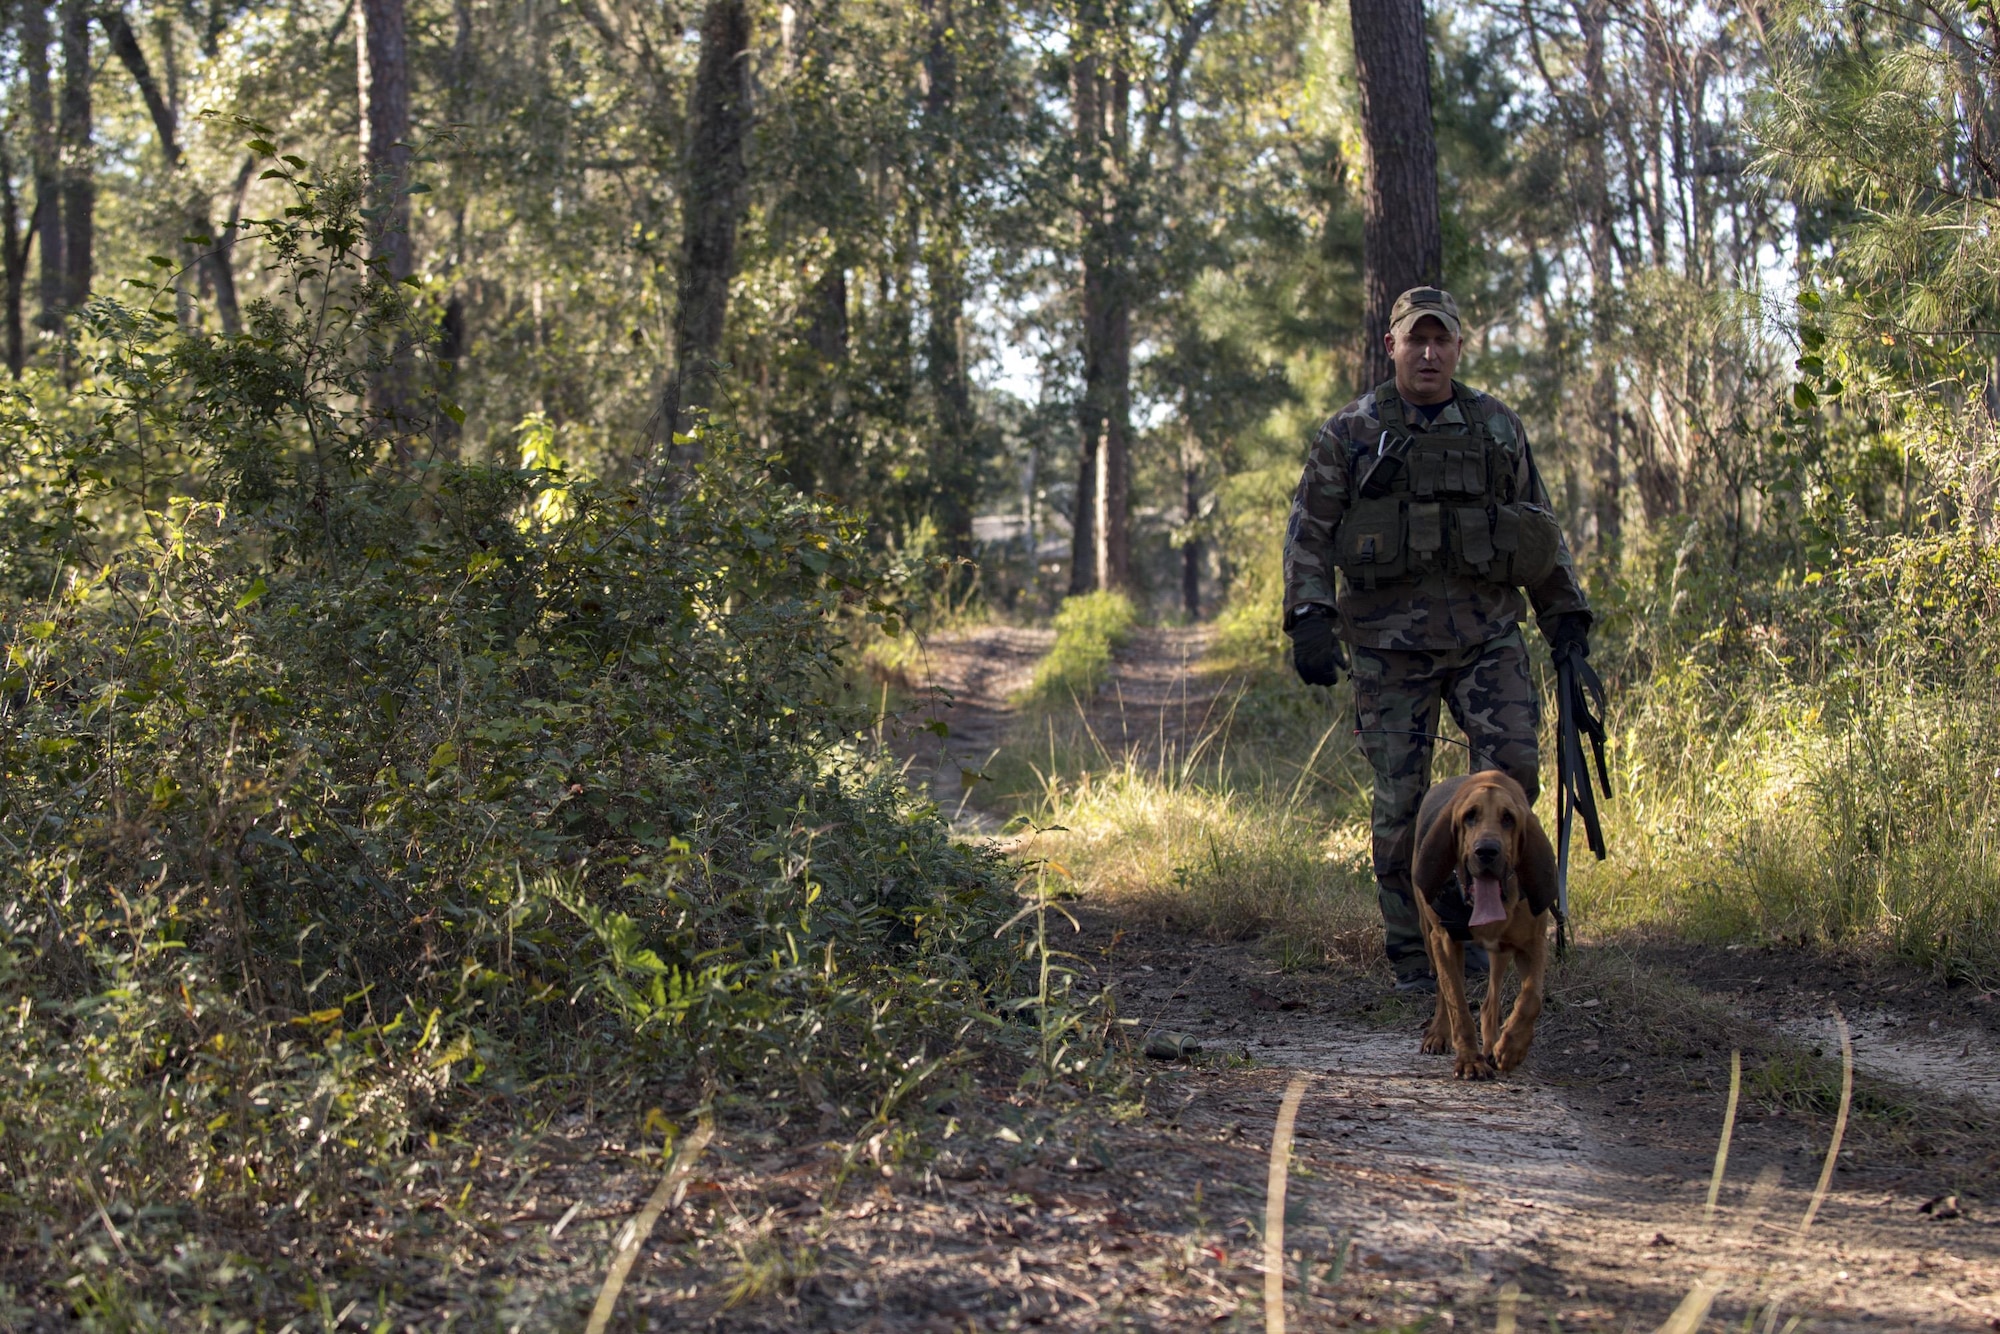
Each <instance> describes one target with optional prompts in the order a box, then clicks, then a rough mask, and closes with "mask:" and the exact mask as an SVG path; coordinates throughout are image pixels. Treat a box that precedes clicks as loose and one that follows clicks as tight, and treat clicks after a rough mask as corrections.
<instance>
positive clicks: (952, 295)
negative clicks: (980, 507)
mask: <svg viewBox="0 0 2000 1334" xmlns="http://www.w3.org/2000/svg"><path fill="white" fill-rule="evenodd" d="M926 8H927V12H928V15H929V18H930V45H929V47H928V49H926V51H925V52H924V75H925V80H926V84H927V87H926V88H925V92H924V140H925V145H924V146H925V158H926V166H927V171H926V173H925V175H926V177H927V178H928V182H929V193H930V200H929V207H928V208H927V209H926V210H925V211H926V213H927V215H928V216H927V217H926V219H925V223H926V226H925V235H924V271H925V274H926V279H927V288H928V297H929V302H930V311H929V315H930V318H929V321H928V325H929V327H928V329H927V330H926V332H925V335H924V375H925V379H926V380H927V381H928V382H929V388H930V397H931V410H932V416H933V420H932V425H931V429H932V431H933V436H932V440H931V505H932V509H933V513H934V514H935V516H936V519H937V524H938V530H939V535H940V536H941V537H942V538H943V539H944V545H945V550H946V551H948V552H950V553H951V554H952V555H954V556H969V555H970V554H971V553H972V509H973V505H974V502H975V500H976V499H977V497H976V495H975V491H976V489H977V486H978V475H977V469H976V460H975V458H974V456H973V455H974V450H973V419H972V392H971V387H970V385H969V384H968V383H967V381H966V374H965V346H964V340H965V327H964V326H965V301H966V280H965V256H964V251H965V247H964V244H963V237H962V231H963V228H962V226H961V223H960V213H961V208H960V199H959V180H958V156H957V153H956V151H955V141H956V138H957V135H956V130H957V127H956V126H955V125H954V123H953V117H954V116H955V114H956V111H957V108H956V105H955V99H956V98H957V95H958V55H957V52H956V50H955V49H954V43H955V42H956V41H957V40H958V38H957V36H956V34H954V33H953V32H952V6H951V0H930V2H929V4H928V5H927V6H926Z"/></svg>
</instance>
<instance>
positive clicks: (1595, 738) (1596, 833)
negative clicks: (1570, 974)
mask: <svg viewBox="0 0 2000 1334" xmlns="http://www.w3.org/2000/svg"><path fill="white" fill-rule="evenodd" d="M1593 703H1594V704H1595V705H1596V712H1594V713H1593V712H1592V711H1591V706H1592V705H1593ZM1603 715H1604V682H1603V681H1602V680H1600V679H1599V677H1598V675H1597V672H1596V670H1595V669H1594V668H1592V667H1591V665H1590V663H1589V661H1588V660H1586V659H1585V657H1584V656H1583V654H1582V653H1581V652H1580V651H1578V650H1577V649H1576V648H1574V647H1572V648H1571V649H1570V651H1569V652H1567V653H1565V654H1563V655H1562V656H1561V657H1560V658H1558V659H1557V660H1556V957H1557V958H1558V959H1560V958H1562V957H1563V956H1564V955H1565V954H1567V953H1568V952H1569V840H1570V830H1571V828H1572V827H1573V826H1574V824H1575V822H1576V817H1578V816H1582V817H1583V835H1584V840H1585V841H1586V842H1587V843H1588V844H1589V845H1590V850H1591V851H1592V852H1593V853H1595V854H1596V855H1597V860H1599V861H1603V860H1604V827H1603V825H1601V824H1600V823H1599V822H1598V818H1597V794H1596V792H1595V791H1594V790H1593V789H1592V787H1591V784H1590V764H1589V761H1588V760H1587V759H1586V757H1585V755H1584V752H1583V738H1584V737H1586V736H1587V737H1589V738H1590V748H1591V751H1592V753H1593V754H1594V755H1595V756H1596V757H1597V786H1598V787H1601V788H1603V789H1604V796H1605V799H1606V800H1607V801H1608V800H1610V798H1611V779H1610V777H1609V775H1608V773H1607V771H1606V769H1605V765H1604V717H1603Z"/></svg>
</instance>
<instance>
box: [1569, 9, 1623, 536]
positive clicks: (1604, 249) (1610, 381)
mask: <svg viewBox="0 0 2000 1334" xmlns="http://www.w3.org/2000/svg"><path fill="white" fill-rule="evenodd" d="M1578 19H1579V21H1580V26H1581V27H1582V29H1583V74H1584V95H1585V98H1586V101H1587V105H1586V108H1585V111H1584V123H1583V127H1582V128H1583V133H1584V159H1585V162H1586V164H1587V165H1586V171H1585V182H1584V188H1585V190H1586V192H1587V194H1586V197H1585V201H1584V206H1585V208H1586V209H1587V211H1588V216H1587V218H1586V220H1585V227H1586V230H1587V232H1588V236H1589V243H1590V288H1591V291H1590V307H1591V352H1592V356H1593V359H1594V360H1595V361H1596V363H1597V369H1596V374H1595V375H1594V377H1593V379H1592V382H1591V388H1590V406H1591V418H1592V421H1593V424H1594V425H1595V427H1596V436H1597V447H1596V449H1595V450H1594V451H1593V457H1592V460H1591V462H1592V464H1593V467H1592V472H1593V473H1594V482H1595V485H1594V487H1593V488H1592V499H1593V501H1594V504H1593V506H1592V509H1593V510H1594V512H1595V517H1596V520H1597V542H1598V547H1599V550H1600V551H1601V552H1603V553H1605V554H1607V555H1610V554H1615V553H1616V552H1617V550H1618V545H1619V542H1620V539H1621V537H1622V535H1623V530H1624V506H1625V496H1624V478H1623V476H1622V472H1623V467H1622V451H1621V450H1620V448H1619V426H1620V422H1619V417H1618V371H1617V366H1616V364H1615V362H1614V360H1613V358H1612V354H1611V342H1612V336H1613V333H1614V327H1613V322H1612V308H1611V291H1612V272H1611V246H1612V241H1613V234H1612V223H1613V216H1612V201H1611V171H1610V167H1609V164H1608V162H1607V160H1606V137H1607V122H1608V119H1609V115H1608V113H1609V111H1610V97H1609V92H1608V88H1607V82H1608V81H1607V79H1606V74H1605V68H1604V29H1605V24H1606V22H1607V13H1606V6H1605V4H1604V0H1589V3H1587V4H1584V5H1582V6H1580V7H1579V9H1578Z"/></svg>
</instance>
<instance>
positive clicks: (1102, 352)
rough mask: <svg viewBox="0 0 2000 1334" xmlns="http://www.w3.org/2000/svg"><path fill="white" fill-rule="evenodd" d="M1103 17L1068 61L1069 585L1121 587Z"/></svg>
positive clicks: (1125, 531) (1113, 76)
mask: <svg viewBox="0 0 2000 1334" xmlns="http://www.w3.org/2000/svg"><path fill="white" fill-rule="evenodd" d="M1104 22H1105V19H1104V16H1103V14H1102V13H1101V12H1098V13H1095V14H1093V15H1091V16H1090V21H1089V22H1087V23H1086V24H1084V25H1083V26H1081V27H1080V30H1079V32H1078V35H1077V39H1076V46H1077V49H1078V50H1079V51H1080V54H1079V55H1078V56H1077V57H1076V59H1075V60H1074V62H1073V64H1074V67H1075V90H1074V111H1075V120H1076V161H1077V195H1078V199H1079V206H1080V210H1081V213H1082V217H1081V231H1082V251H1083V400H1082V403H1081V405H1080V407H1079V413H1078V416H1079V421H1078V427H1079V430H1078V434H1079V437H1080V439H1079V448H1078V451H1077V505H1076V513H1077V523H1076V526H1075V533H1074V535H1073V538H1072V548H1071V556H1072V560H1073V565H1072V568H1071V571H1070V591H1071V592H1073V593H1079V592H1084V591H1086V590H1088V589H1089V588H1091V587H1093V586H1094V587H1098V588H1108V589H1122V588H1125V587H1127V586H1128V585H1129V584H1130V582H1131V530H1130V512H1131V494H1130V492H1131V420H1132V272H1131V270H1132V263H1133V254H1132V251H1133V241H1132V235H1131V217H1130V203H1129V199H1128V198H1127V196H1128V194H1129V191H1128V189H1127V185H1128V173H1129V171H1130V166H1131V96H1132V85H1131V76H1130V75H1129V73H1128V72H1127V71H1126V70H1125V68H1124V67H1123V66H1122V65H1119V64H1117V63H1116V62H1113V61H1106V60H1105V58H1104V57H1103V56H1101V55H1099V54H1097V52H1096V51H1095V50H1093V49H1091V46H1092V44H1094V43H1095V41H1096V40H1097V38H1096V35H1095V34H1096V33H1097V32H1098V31H1099V30H1100V29H1101V27H1102V25H1103V24H1104ZM1092 24H1095V25H1096V26H1092ZM1113 49H1114V50H1115V49H1117V48H1116V44H1115V43H1114V44H1113ZM1107 66H1108V68H1107Z"/></svg>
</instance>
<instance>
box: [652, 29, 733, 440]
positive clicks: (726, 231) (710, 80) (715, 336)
mask: <svg viewBox="0 0 2000 1334" xmlns="http://www.w3.org/2000/svg"><path fill="white" fill-rule="evenodd" d="M688 125H689V134H688V148H687V161H686V181H685V184H684V185H683V188H682V191H681V253H680V272H679V274H678V275H677V283H676V286H677V288H678V304H677V309H676V311H675V316H674V365H673V371H672V373H671V374H670V375H669V376H668V379H667V389H666V395H665V399H664V401H663V403H662V405H661V406H662V414H661V416H662V421H663V424H664V427H665V435H666V439H665V441H664V443H665V444H666V446H667V448H668V450H669V452H671V451H672V450H673V448H674V444H673V440H674V436H675V434H676V433H678V432H679V431H680V429H681V427H682V425H683V424H684V423H685V422H686V420H687V415H688V411H689V409H694V408H702V407H706V406H707V405H708V404H709V402H710V401H711V399H712V398H713V395H714V384H715V376H714V372H715V363H716V357H717V354H718V353H720V352H721V350H722V334H723V329H724V327H725V324H726V322H727V320H728V316H729V280H730V279H731V278H732V277H734V276H735V272H736V229H737V226H738V224H739V223H740V222H741V221H742V217H743V208H744V203H745V199H744V195H745V188H744V187H745V184H746V181H747V178H748V174H749V173H748V167H747V165H746V163H745V161H744V145H745V140H747V139H748V138H749V134H750V11H749V8H748V6H747V5H746V4H745V3H744V0H708V8H707V9H706V10H705V11H704V12H703V13H702V18H701V58H700V60H699V61H698V62H697V64H696V66H695V75H694V91H693V94H692V96H691V97H690V100H689V106H688Z"/></svg>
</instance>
